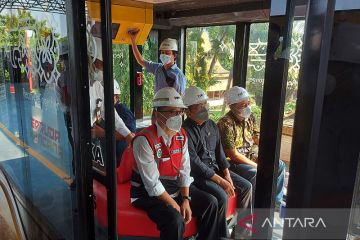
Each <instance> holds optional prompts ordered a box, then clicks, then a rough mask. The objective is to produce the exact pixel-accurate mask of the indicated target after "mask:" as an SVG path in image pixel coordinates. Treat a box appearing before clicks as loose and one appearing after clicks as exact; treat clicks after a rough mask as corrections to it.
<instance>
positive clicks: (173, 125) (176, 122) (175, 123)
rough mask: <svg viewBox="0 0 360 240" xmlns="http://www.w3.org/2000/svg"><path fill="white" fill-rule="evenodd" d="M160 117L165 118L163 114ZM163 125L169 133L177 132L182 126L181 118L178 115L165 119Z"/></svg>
mask: <svg viewBox="0 0 360 240" xmlns="http://www.w3.org/2000/svg"><path fill="white" fill-rule="evenodd" d="M160 114H161V113H160ZM161 116H163V117H164V118H165V116H164V115H163V114H161ZM165 125H166V127H167V128H168V129H170V130H171V131H174V132H179V131H180V129H181V125H182V118H181V116H180V115H176V116H173V117H169V118H168V119H166V123H165Z"/></svg>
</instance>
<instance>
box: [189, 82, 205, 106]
mask: <svg viewBox="0 0 360 240" xmlns="http://www.w3.org/2000/svg"><path fill="white" fill-rule="evenodd" d="M208 99H209V97H208V96H207V95H206V93H205V92H204V91H203V90H202V89H201V88H198V87H195V86H192V87H189V88H187V89H186V90H185V94H184V104H185V106H187V107H189V106H191V105H195V104H198V103H201V102H203V101H206V100H208Z"/></svg>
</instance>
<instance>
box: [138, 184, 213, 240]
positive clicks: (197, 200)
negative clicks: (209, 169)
mask: <svg viewBox="0 0 360 240" xmlns="http://www.w3.org/2000/svg"><path fill="white" fill-rule="evenodd" d="M190 196H191V198H192V199H191V202H190V207H191V211H192V215H193V217H196V220H197V226H198V237H197V239H198V240H219V229H218V226H217V223H218V209H217V206H218V204H217V200H216V198H215V197H214V196H212V195H211V194H209V193H206V192H204V191H202V190H200V189H198V188H196V187H195V186H194V185H191V186H190ZM175 200H176V201H177V202H178V203H179V205H180V206H181V198H180V197H178V198H176V199H175ZM132 204H133V206H134V207H137V208H140V209H142V210H144V211H146V212H147V214H148V216H149V217H150V219H151V220H152V221H154V222H155V223H156V225H157V228H158V230H159V231H160V238H161V239H162V240H181V239H183V235H184V232H185V222H184V218H183V216H182V215H181V214H180V213H179V212H178V211H176V209H175V208H173V207H171V206H169V205H167V204H166V203H165V202H164V201H162V200H159V199H158V198H156V197H147V198H139V199H137V200H136V201H134V202H133V203H132Z"/></svg>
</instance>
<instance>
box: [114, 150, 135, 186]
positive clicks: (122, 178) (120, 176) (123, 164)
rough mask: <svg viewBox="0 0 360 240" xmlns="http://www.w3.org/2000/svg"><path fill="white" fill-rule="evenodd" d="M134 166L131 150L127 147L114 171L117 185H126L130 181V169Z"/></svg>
mask: <svg viewBox="0 0 360 240" xmlns="http://www.w3.org/2000/svg"><path fill="white" fill-rule="evenodd" d="M134 164H135V159H134V155H133V152H132V148H131V147H130V146H128V147H127V148H126V149H125V150H124V152H123V154H122V157H121V159H120V165H119V167H118V168H117V169H116V178H117V182H118V184H119V183H126V182H128V181H130V179H131V174H132V167H133V165H134Z"/></svg>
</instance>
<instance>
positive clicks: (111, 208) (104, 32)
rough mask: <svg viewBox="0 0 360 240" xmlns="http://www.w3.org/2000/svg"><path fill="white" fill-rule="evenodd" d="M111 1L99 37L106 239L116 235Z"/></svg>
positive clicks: (105, 3)
mask: <svg viewBox="0 0 360 240" xmlns="http://www.w3.org/2000/svg"><path fill="white" fill-rule="evenodd" d="M111 24H112V23H111V0H102V1H101V36H102V51H103V66H104V101H105V119H106V122H107V124H106V129H105V137H106V141H105V142H106V147H105V148H106V178H107V214H108V239H114V240H115V239H117V234H116V174H115V170H116V159H115V124H114V122H115V118H114V111H115V110H114V97H113V96H114V81H113V55H112V28H111Z"/></svg>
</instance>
